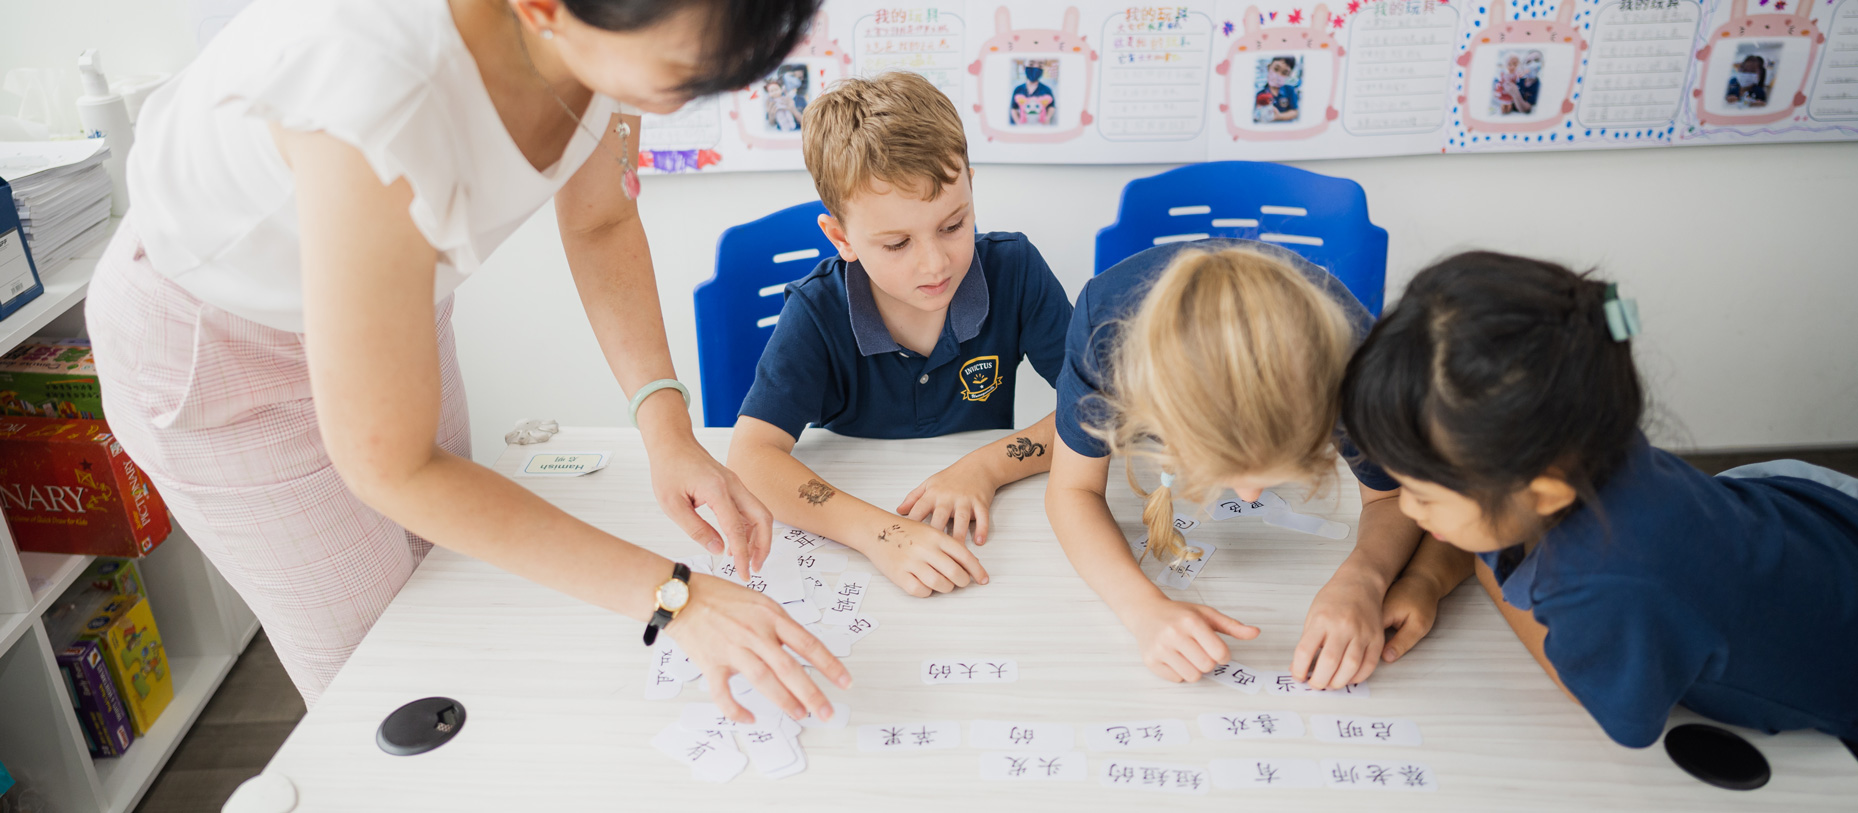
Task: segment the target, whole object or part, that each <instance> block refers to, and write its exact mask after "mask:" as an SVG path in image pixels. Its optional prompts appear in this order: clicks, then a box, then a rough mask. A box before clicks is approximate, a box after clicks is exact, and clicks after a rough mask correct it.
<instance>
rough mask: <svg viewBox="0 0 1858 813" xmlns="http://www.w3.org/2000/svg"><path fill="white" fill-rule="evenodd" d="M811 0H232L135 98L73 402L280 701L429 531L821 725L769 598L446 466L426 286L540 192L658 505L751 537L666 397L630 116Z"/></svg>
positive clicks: (790, 636)
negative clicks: (198, 42) (234, 594)
mask: <svg viewBox="0 0 1858 813" xmlns="http://www.w3.org/2000/svg"><path fill="white" fill-rule="evenodd" d="M818 3H819V0H684V1H683V2H679V1H678V0H449V2H448V0H394V1H393V2H385V3H384V2H378V0H316V2H304V0H257V2H255V3H253V4H252V5H251V6H250V7H248V8H247V9H246V10H245V11H244V12H242V13H241V14H240V15H239V17H238V18H236V19H235V20H233V21H232V23H231V24H230V25H228V26H227V27H226V28H225V30H224V31H222V32H221V33H220V34H219V35H218V37H217V38H215V39H214V40H213V42H212V43H211V44H210V45H209V46H208V47H207V48H206V49H205V50H204V51H202V52H201V54H200V56H199V58H198V59H197V60H196V61H195V62H194V63H193V64H192V65H191V66H189V67H188V68H187V70H186V71H184V72H183V73H182V74H181V75H180V76H179V77H178V78H177V79H176V80H175V81H174V82H172V83H170V84H169V85H168V86H167V87H165V88H163V89H162V90H161V91H160V92H159V93H157V94H156V95H155V96H153V97H152V98H150V99H149V101H148V103H147V106H146V107H145V108H144V109H143V113H142V118H141V122H140V124H139V127H138V131H137V136H138V139H137V140H138V144H137V148H136V151H135V154H134V155H133V156H132V157H131V159H130V164H129V173H128V174H129V186H130V189H131V193H132V196H133V198H134V200H135V207H134V208H133V209H132V210H131V211H130V212H129V214H128V215H127V216H126V217H125V219H124V222H123V225H122V227H121V229H120V230H119V231H118V233H117V236H116V239H115V241H114V242H113V243H112V244H111V246H110V248H109V249H108V251H107V253H106V254H105V257H104V260H103V262H102V263H101V265H100V266H99V268H98V271H97V275H96V278H95V280H94V281H93V282H92V284H91V296H90V303H89V306H88V316H89V323H90V326H91V334H92V341H93V342H94V344H95V347H96V354H97V358H98V373H99V374H100V375H101V377H102V380H103V386H104V390H103V391H104V399H105V401H106V406H105V410H106V412H107V413H108V414H109V416H110V424H111V428H112V429H113V430H114V431H115V432H116V434H117V436H118V437H119V438H120V439H121V440H122V443H123V445H124V447H126V448H127V449H128V451H129V453H130V454H131V455H132V456H133V457H134V458H135V460H136V462H137V463H138V464H139V465H141V466H142V467H143V468H144V469H146V470H147V472H148V475H149V477H150V479H151V480H152V481H154V483H155V484H156V485H157V486H158V487H159V488H160V489H161V491H162V494H163V496H164V497H165V498H166V500H167V502H168V505H169V507H170V508H171V509H172V511H173V513H174V516H175V517H176V519H178V520H179V522H180V524H181V526H182V527H183V528H185V529H186V531H187V532H188V534H189V535H190V536H191V537H193V539H194V540H195V541H196V542H197V543H198V544H199V545H200V548H201V549H202V550H203V551H205V552H206V554H207V556H208V557H209V558H210V559H212V561H213V563H214V564H215V565H217V566H218V567H219V569H220V571H221V572H222V573H224V574H225V576H226V578H227V580H228V581H230V582H231V583H232V585H233V586H234V587H235V588H237V589H238V591H239V593H240V594H241V595H242V596H244V598H245V599H246V601H247V602H248V603H250V604H251V606H252V608H253V610H254V611H256V612H257V614H258V618H259V620H260V621H261V622H263V624H264V627H265V629H266V631H267V632H268V633H269V634H270V637H271V639H272V641H273V643H274V644H275V645H276V647H277V650H278V655H279V657H280V658H281V659H282V660H283V662H284V666H285V668H286V669H287V670H288V671H289V672H290V677H291V679H292V680H293V681H295V682H296V684H297V688H298V690H299V691H301V692H302V693H303V696H304V699H305V700H306V701H307V702H309V703H311V704H314V703H315V701H316V699H317V697H318V695H319V694H320V693H321V692H322V691H323V689H324V688H325V687H326V686H327V685H328V683H329V681H330V679H331V678H332V677H333V676H334V675H335V673H336V671H337V670H338V669H340V668H341V666H342V663H343V661H344V660H346V659H347V657H348V655H349V653H350V652H352V651H353V650H354V648H355V646H356V644H358V643H359V642H360V641H361V638H362V636H363V635H365V634H366V633H367V631H368V628H369V626H371V625H372V624H373V623H374V620H375V619H376V618H378V617H379V616H380V614H381V612H382V610H383V609H384V608H385V607H386V606H387V603H388V602H389V601H390V600H392V599H393V597H394V594H395V593H396V592H397V591H398V590H399V589H400V587H401V585H402V584H404V583H405V582H406V580H407V578H408V577H409V576H410V575H411V574H412V572H413V569H414V568H415V567H417V566H418V565H419V562H420V560H421V559H422V558H423V557H424V555H425V553H426V551H427V550H429V549H430V546H431V544H432V543H436V544H440V545H444V546H446V547H449V548H452V549H454V550H457V551H459V552H461V553H465V554H468V555H471V556H474V557H477V558H479V559H483V560H484V561H486V562H489V563H491V564H494V565H497V566H498V567H501V568H504V569H505V570H508V571H510V572H512V573H516V574H518V575H521V576H524V577H527V578H530V579H533V580H535V581H537V582H540V583H543V584H546V585H549V586H551V587H553V588H555V589H558V590H561V591H563V592H565V593H568V594H570V595H574V596H576V597H578V598H581V599H583V600H586V601H588V602H591V603H593V604H596V605H599V606H601V607H605V608H607V609H610V610H613V611H614V612H618V613H621V614H624V615H627V616H630V617H632V618H635V619H637V620H639V621H640V622H644V623H645V624H646V625H647V626H646V627H645V633H644V637H645V638H646V639H647V640H650V639H651V638H653V637H655V636H656V634H657V631H658V629H660V628H665V629H668V630H669V634H671V635H673V636H675V637H676V638H677V641H678V643H679V645H681V646H682V647H683V648H684V650H685V651H686V652H687V653H688V654H689V655H690V657H691V658H692V659H693V660H694V661H695V662H696V664H697V665H698V666H700V667H701V668H702V669H703V670H704V672H706V673H708V674H709V675H710V676H711V678H712V680H711V686H712V687H713V690H714V691H713V694H715V696H716V700H717V702H718V704H719V705H721V706H722V707H723V708H724V709H725V710H727V711H728V712H729V713H730V714H731V716H733V717H736V718H737V719H739V720H746V719H748V713H747V712H746V711H745V710H743V709H742V708H741V707H740V706H739V705H737V704H736V703H735V702H734V701H733V700H732V699H731V698H730V696H729V691H728V689H727V685H728V681H727V680H726V679H717V678H726V677H727V676H728V675H730V674H733V673H740V674H743V675H744V676H746V677H747V678H749V679H750V680H751V681H752V682H753V683H754V685H755V686H756V688H758V689H759V690H760V691H761V692H762V693H763V694H765V695H766V696H768V697H769V698H770V699H772V700H773V701H775V703H776V704H778V705H779V706H781V707H782V708H783V710H785V711H787V713H789V714H792V715H795V716H802V715H804V714H805V713H807V712H809V711H810V712H814V713H817V714H819V715H820V716H822V717H826V716H830V713H831V708H830V706H829V705H827V703H826V700H825V697H824V696H823V695H822V693H821V692H820V691H819V688H818V687H817V686H815V685H814V684H813V682H812V681H811V680H810V679H809V678H808V677H807V675H806V673H805V671H804V670H803V669H802V668H801V666H800V665H799V664H798V663H797V662H796V661H795V660H794V658H793V657H791V656H790V655H789V654H787V653H785V652H783V651H782V648H781V647H782V645H783V644H785V645H787V646H791V647H792V648H793V649H794V651H796V652H798V653H800V654H801V655H802V656H804V657H805V658H806V659H807V660H808V661H810V662H812V663H813V664H816V665H819V666H820V667H822V672H823V673H824V674H825V675H826V676H827V677H828V678H830V679H832V680H833V681H834V682H836V683H838V684H840V685H846V684H848V683H849V682H850V677H849V676H848V675H847V674H846V672H845V669H844V667H843V666H841V665H840V664H839V663H838V661H837V660H835V659H834V658H833V657H832V655H831V654H830V653H828V652H827V651H826V649H825V647H824V646H822V645H821V644H820V643H819V642H818V641H817V640H815V639H814V638H813V637H812V636H810V635H808V634H807V633H806V632H805V631H804V630H802V629H801V628H800V627H799V626H798V625H797V624H795V623H794V622H793V621H792V620H791V619H789V618H788V617H787V615H786V613H784V612H782V610H781V608H780V607H779V606H778V605H777V604H775V603H774V602H773V601H771V600H769V599H767V598H765V597H763V596H762V595H760V594H759V593H756V592H753V591H751V590H748V589H747V588H745V587H742V586H740V585H736V584H732V583H729V582H726V581H724V580H721V579H717V578H712V577H709V576H705V575H700V574H699V575H694V576H692V575H690V574H689V572H688V570H687V569H686V568H684V567H683V566H681V565H679V566H676V567H675V568H674V567H673V564H672V562H671V561H669V560H667V559H665V558H664V557H661V556H658V555H656V554H653V553H651V552H649V551H646V550H644V549H641V548H638V547H635V546H633V545H631V544H629V543H627V542H625V541H623V540H621V539H618V538H615V537H613V536H611V535H609V534H606V533H604V532H602V531H600V530H598V529H596V528H593V527H592V526H589V525H587V524H586V523H583V522H580V521H578V520H576V519H574V518H573V517H570V516H568V515H567V514H566V513H563V512H562V511H561V510H559V509H557V508H554V507H553V506H551V505H549V504H548V503H547V502H544V501H543V500H542V499H540V498H538V497H536V496H535V495H533V494H531V493H530V492H529V491H527V490H526V489H524V488H523V487H521V486H519V485H517V484H515V483H512V482H510V481H509V480H506V479H504V478H503V477H501V476H498V475H496V474H494V473H492V472H491V471H489V470H488V469H485V468H483V467H480V466H477V465H475V464H473V463H472V462H471V460H470V457H469V442H468V434H467V433H468V427H467V420H466V413H465V403H464V392H463V387H462V383H461V381H460V379H459V374H458V364H457V359H456V358H455V356H454V345H453V338H452V326H451V310H452V300H451V292H452V291H453V289H455V288H456V287H457V286H458V285H459V283H461V282H463V281H464V279H465V277H467V276H469V275H470V274H471V272H472V271H474V270H476V269H477V267H478V264H479V263H480V261H481V260H482V258H483V257H485V256H486V255H488V254H489V253H490V252H491V251H492V250H494V249H495V248H496V247H497V245H498V244H499V243H501V242H502V241H503V240H504V238H506V237H508V236H509V234H510V233H511V232H512V231H514V230H515V229H516V228H517V227H518V226H519V225H521V224H522V223H523V221H525V220H527V219H528V218H529V217H530V216H531V215H532V214H534V213H535V212H536V211H537V210H538V209H540V208H541V206H542V204H543V203H545V202H547V201H548V199H549V198H551V197H553V199H554V201H555V212H556V219H557V220H558V221H559V225H560V229H561V238H562V242H563V243H564V244H565V246H566V248H567V256H568V266H569V268H570V269H571V270H572V272H573V275H574V281H575V284H576V286H577V287H578V289H579V291H580V295H581V301H582V303H583V305H584V306H585V307H586V310H587V316H588V319H589V320H590V321H591V322H592V323H593V327H594V333H595V335H597V336H598V337H599V341H600V346H601V349H602V350H603V351H604V353H605V355H606V358H607V362H608V364H609V365H610V366H611V367H612V370H613V374H614V375H615V376H616V377H617V378H618V380H619V384H620V386H621V387H622V388H624V389H625V390H626V391H627V392H631V393H634V394H635V397H634V399H633V409H634V411H635V422H636V423H637V424H638V426H639V429H640V432H641V434H642V435H643V437H644V441H645V445H646V449H647V451H648V452H649V454H650V458H651V480H652V484H653V488H654V489H655V490H656V492H657V493H656V496H657V498H658V502H659V505H660V506H661V507H662V508H663V509H664V510H665V512H666V513H668V514H669V515H670V516H671V518H672V519H674V520H676V521H677V522H678V523H679V525H681V526H682V527H683V529H684V531H685V532H686V533H688V534H689V535H690V536H691V537H692V538H693V539H695V540H696V541H698V542H699V543H701V544H703V545H704V546H705V547H706V548H708V549H709V550H710V551H711V552H712V553H727V554H729V555H733V556H735V557H736V559H737V561H738V562H743V563H744V564H746V560H750V559H755V560H758V559H760V558H764V557H765V556H766V555H767V549H768V543H769V535H770V518H769V514H768V511H767V509H766V508H764V507H763V506H762V505H761V503H760V502H758V501H756V499H755V498H754V497H753V496H752V495H750V494H749V492H748V490H747V489H745V488H743V486H742V484H741V483H740V482H738V481H737V480H736V478H735V476H734V475H733V474H731V473H730V472H729V471H728V470H727V469H725V468H723V466H722V465H721V464H719V463H718V462H717V461H716V460H715V459H714V458H712V457H710V455H709V454H708V453H707V452H705V451H704V449H703V448H702V447H701V446H699V445H698V444H697V441H696V439H695V438H694V437H693V435H692V433H691V427H690V417H689V413H688V411H687V406H686V403H685V402H684V401H682V400H680V399H679V398H678V392H679V391H681V390H682V387H681V386H676V382H675V380H674V379H673V376H674V371H673V370H672V366H671V357H670V351H669V348H668V345H667V343H666V341H665V333H664V322H663V316H662V314H661V313H660V312H659V309H658V296H657V286H656V283H655V281H654V279H653V272H652V264H651V254H650V251H649V250H648V248H647V246H646V243H645V231H644V228H643V227H642V226H641V224H640V222H639V213H638V209H637V207H636V206H635V204H634V202H633V200H632V199H633V198H634V197H636V195H637V190H638V179H637V175H636V171H635V169H634V165H635V158H634V157H635V156H636V155H637V150H638V140H637V139H638V132H639V119H638V114H639V112H640V111H648V112H654V113H669V112H672V111H675V110H677V109H678V108H679V107H680V106H682V105H683V104H684V103H685V102H686V101H688V100H690V99H691V98H693V97H695V96H699V95H703V94H706V93H712V92H717V91H722V90H727V89H730V88H735V87H740V86H743V85H746V84H747V83H748V82H749V81H751V80H753V79H756V78H759V77H761V76H763V75H765V74H766V73H768V72H769V71H771V70H773V69H774V68H775V67H776V66H778V65H779V63H780V60H781V58H782V57H784V56H785V55H786V54H787V53H788V52H789V51H790V50H792V48H793V47H794V45H795V43H796V42H797V41H798V40H799V38H800V37H801V36H803V35H804V33H805V31H806V28H807V26H808V24H809V23H810V20H811V18H812V15H813V13H814V12H815V11H816V10H817V7H818ZM512 316H515V314H512ZM701 505H707V506H709V507H710V509H711V510H712V511H713V512H714V513H715V516H716V517H717V519H718V525H719V526H720V529H717V528H712V527H711V526H710V525H709V524H707V523H705V522H704V521H703V520H702V519H701V518H699V517H698V515H697V514H696V512H695V508H696V507H697V506H701ZM719 530H720V533H719ZM754 564H755V565H756V566H759V564H760V562H759V561H755V562H754ZM741 570H743V571H746V570H747V568H746V567H743V568H741ZM673 611H674V612H673ZM667 619H669V620H668V622H667ZM667 623H668V626H667Z"/></svg>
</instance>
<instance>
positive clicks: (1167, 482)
mask: <svg viewBox="0 0 1858 813" xmlns="http://www.w3.org/2000/svg"><path fill="white" fill-rule="evenodd" d="M1161 487H1162V488H1173V487H1174V475H1172V474H1169V473H1167V472H1165V471H1164V472H1162V473H1161Z"/></svg>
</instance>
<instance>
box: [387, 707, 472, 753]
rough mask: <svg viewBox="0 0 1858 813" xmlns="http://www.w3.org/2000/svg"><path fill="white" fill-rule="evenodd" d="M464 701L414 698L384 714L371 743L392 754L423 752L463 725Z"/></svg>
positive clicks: (443, 741) (443, 740)
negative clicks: (384, 716) (390, 712)
mask: <svg viewBox="0 0 1858 813" xmlns="http://www.w3.org/2000/svg"><path fill="white" fill-rule="evenodd" d="M464 723H465V709H464V704H463V703H460V702H458V701H456V700H453V699H451V698H449V697H427V698H422V699H419V700H415V701H413V702H411V703H408V704H406V705H404V706H401V707H400V708H397V709H394V713H392V714H389V715H387V719H385V720H382V721H381V727H380V728H379V729H377V730H375V732H374V743H375V744H376V745H379V746H380V747H381V750H382V751H386V752H387V753H389V754H393V755H395V756H402V757H405V756H412V755H414V754H423V753H426V752H427V751H430V750H432V749H434V748H437V747H439V746H441V745H444V744H445V743H447V742H449V741H451V738H452V737H454V736H457V734H458V729H461V728H464Z"/></svg>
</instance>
